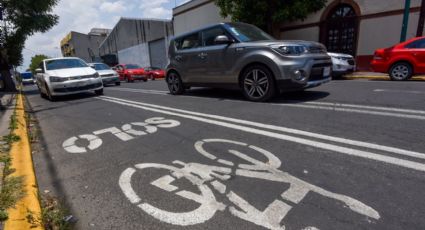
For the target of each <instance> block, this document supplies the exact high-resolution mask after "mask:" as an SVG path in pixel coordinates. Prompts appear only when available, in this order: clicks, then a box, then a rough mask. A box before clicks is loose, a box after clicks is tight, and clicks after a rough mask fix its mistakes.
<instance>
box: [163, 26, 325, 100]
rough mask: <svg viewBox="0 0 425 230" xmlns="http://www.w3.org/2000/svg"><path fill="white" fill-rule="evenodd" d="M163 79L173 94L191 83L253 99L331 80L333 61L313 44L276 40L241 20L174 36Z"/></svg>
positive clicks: (269, 96)
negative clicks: (237, 91) (239, 92)
mask: <svg viewBox="0 0 425 230" xmlns="http://www.w3.org/2000/svg"><path fill="white" fill-rule="evenodd" d="M169 57H170V60H169V65H168V66H167V73H166V81H167V84H168V88H169V90H170V92H171V94H182V93H184V91H185V89H188V88H189V87H191V86H206V87H232V88H238V89H241V90H242V92H243V94H244V95H245V97H246V98H247V99H249V100H252V101H266V100H269V99H270V98H272V97H273V96H274V95H276V94H277V93H280V92H283V91H297V90H304V89H306V88H311V87H316V86H319V85H321V84H323V83H326V82H329V81H330V79H331V71H332V61H331V58H330V57H329V56H328V55H327V53H326V48H325V47H324V46H323V45H322V44H320V43H316V42H308V41H278V40H275V39H273V38H272V37H271V36H270V35H268V34H267V33H265V32H263V31H262V30H260V29H259V28H257V27H255V26H253V25H250V24H245V23H220V24H216V25H212V26H209V27H206V28H203V29H199V30H196V31H193V32H189V33H187V34H184V35H181V36H178V37H175V38H173V39H172V41H171V43H170V48H169Z"/></svg>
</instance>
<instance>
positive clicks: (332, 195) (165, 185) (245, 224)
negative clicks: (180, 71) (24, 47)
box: [30, 98, 425, 229]
mask: <svg viewBox="0 0 425 230" xmlns="http://www.w3.org/2000/svg"><path fill="white" fill-rule="evenodd" d="M30 100H31V104H32V106H33V109H34V110H35V112H36V116H37V118H38V120H39V122H40V125H41V127H42V132H43V138H44V140H45V144H46V146H45V147H46V150H47V152H48V153H44V154H42V155H41V154H40V155H36V156H35V161H36V169H37V171H38V173H37V174H38V175H37V177H38V180H39V183H40V185H39V186H40V189H41V190H42V191H43V190H49V189H51V190H52V191H54V190H55V189H54V188H53V187H56V188H58V187H62V189H60V190H62V193H63V194H62V195H64V196H65V198H66V199H67V201H68V203H69V204H70V205H71V207H72V210H73V212H74V213H75V214H76V216H77V218H78V219H79V221H78V224H77V227H78V228H80V229H88V228H92V229H140V228H143V229H179V228H185V229H187V228H189V229H229V228H237V229H267V228H268V229H279V228H280V229H283V226H286V229H304V228H306V229H308V228H309V227H310V229H314V228H316V229H415V228H417V227H418V226H425V224H424V222H423V220H422V219H421V218H420V215H421V213H424V211H425V208H424V205H423V204H421V202H423V201H422V199H421V196H422V192H421V191H423V189H424V187H425V186H424V183H423V175H424V173H423V172H418V171H417V170H412V169H407V168H403V167H399V166H394V165H388V164H385V163H382V162H377V161H373V160H367V159H362V158H356V157H352V156H346V155H340V154H335V153H334V152H332V151H330V150H324V149H321V148H314V147H312V146H308V145H303V144H300V143H294V142H290V141H282V140H276V139H273V138H270V137H266V136H262V135H256V134H253V133H247V132H243V131H240V130H235V129H231V128H226V127H222V126H217V125H213V124H208V123H204V122H199V121H195V120H193V119H187V118H184V117H179V116H173V115H168V114H164V113H158V112H154V111H148V110H144V109H140V108H136V107H131V106H128V105H122V104H116V103H113V102H108V101H102V100H99V99H98V98H84V99H81V100H78V101H73V102H72V103H71V102H68V101H62V102H57V103H54V104H51V103H46V102H45V101H42V100H40V99H38V98H30ZM47 124H48V125H47ZM65 124H66V125H65ZM84 135H85V136H84ZM85 137H87V138H86V139H84V138H85ZM76 138H77V139H76ZM217 139H219V140H217ZM99 140H101V143H100V144H99ZM92 142H94V144H92V145H91V147H90V144H91V143H92ZM72 146H77V147H79V148H82V147H85V151H80V152H78V151H77V150H76V149H77V148H70V147H72ZM80 150H81V149H80ZM46 159H47V160H46ZM52 172H54V173H55V174H56V175H50V179H47V177H46V178H45V177H43V176H46V175H47V174H52ZM40 178H41V179H40ZM52 185H53V186H52ZM291 185H292V187H291ZM56 190H57V189H56ZM59 192H60V191H59ZM285 192H286V193H285ZM194 210H195V211H194ZM276 223H279V224H278V225H277V224H276ZM313 227H314V228H313Z"/></svg>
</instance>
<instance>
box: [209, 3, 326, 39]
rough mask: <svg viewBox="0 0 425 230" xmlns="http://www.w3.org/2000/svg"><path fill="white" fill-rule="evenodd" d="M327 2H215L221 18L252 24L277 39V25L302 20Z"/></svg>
mask: <svg viewBox="0 0 425 230" xmlns="http://www.w3.org/2000/svg"><path fill="white" fill-rule="evenodd" d="M326 2H327V0H215V4H216V5H217V6H218V7H219V8H220V13H221V15H222V16H223V17H227V16H231V17H232V20H233V21H238V22H246V23H250V24H254V25H256V26H258V27H260V28H262V29H264V30H265V31H267V32H268V33H270V34H272V35H274V36H275V37H277V36H278V35H279V24H280V23H282V22H290V21H295V20H304V19H305V18H306V17H307V16H308V15H309V14H311V13H313V12H317V11H318V10H320V9H322V8H323V7H324V6H325V4H326Z"/></svg>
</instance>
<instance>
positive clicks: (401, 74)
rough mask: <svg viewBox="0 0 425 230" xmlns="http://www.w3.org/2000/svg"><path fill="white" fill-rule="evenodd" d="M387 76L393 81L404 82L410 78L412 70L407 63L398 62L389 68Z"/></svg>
mask: <svg viewBox="0 0 425 230" xmlns="http://www.w3.org/2000/svg"><path fill="white" fill-rule="evenodd" d="M389 74H390V78H391V80H393V81H405V80H407V79H409V78H411V77H412V74H413V69H412V66H411V65H410V64H409V63H406V62H398V63H395V64H394V65H393V66H391V69H390V72H389Z"/></svg>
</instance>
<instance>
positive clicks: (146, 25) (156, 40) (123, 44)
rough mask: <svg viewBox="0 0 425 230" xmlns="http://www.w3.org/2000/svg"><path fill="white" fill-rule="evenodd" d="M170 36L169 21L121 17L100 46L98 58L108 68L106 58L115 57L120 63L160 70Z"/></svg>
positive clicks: (165, 61) (163, 62)
mask: <svg viewBox="0 0 425 230" xmlns="http://www.w3.org/2000/svg"><path fill="white" fill-rule="evenodd" d="M172 35H173V25H172V23H171V21H170V20H159V19H136V18H121V19H120V20H119V21H118V23H117V24H116V25H115V27H114V28H113V29H112V32H111V33H110V34H109V36H108V37H107V38H106V39H105V40H104V41H103V42H102V43H101V44H100V46H99V52H100V56H101V57H103V60H104V61H105V63H107V64H110V65H111V64H112V63H111V61H110V60H109V59H111V58H110V57H111V56H115V57H116V58H117V60H116V62H119V63H122V64H138V65H140V66H142V67H145V66H155V67H160V68H163V67H165V66H166V64H167V51H168V44H169V40H170V38H171V36H172Z"/></svg>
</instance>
